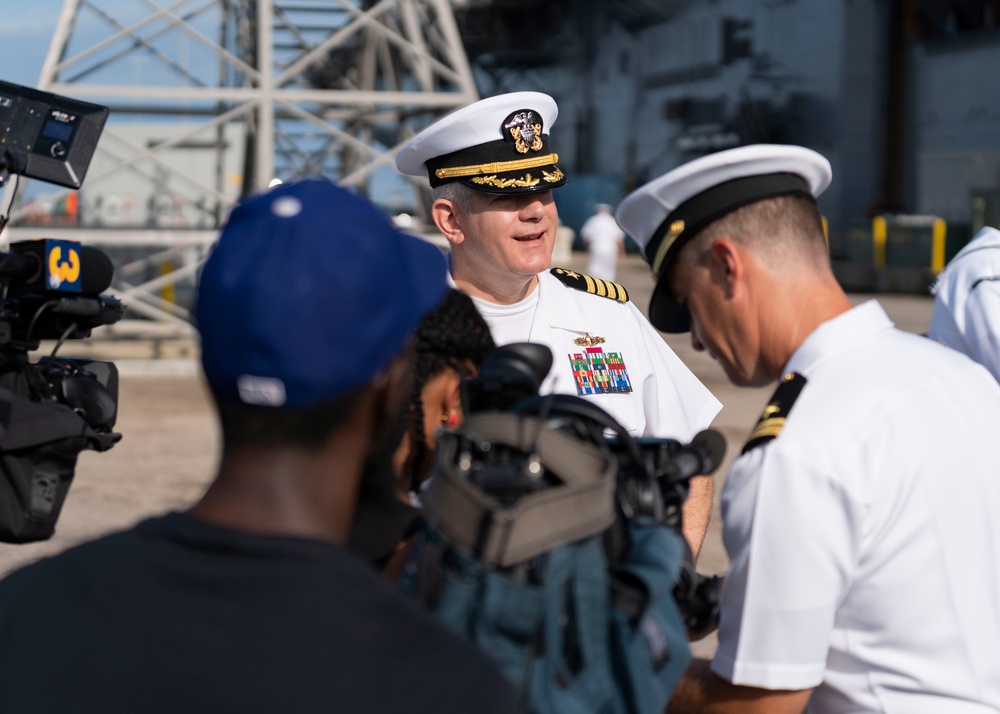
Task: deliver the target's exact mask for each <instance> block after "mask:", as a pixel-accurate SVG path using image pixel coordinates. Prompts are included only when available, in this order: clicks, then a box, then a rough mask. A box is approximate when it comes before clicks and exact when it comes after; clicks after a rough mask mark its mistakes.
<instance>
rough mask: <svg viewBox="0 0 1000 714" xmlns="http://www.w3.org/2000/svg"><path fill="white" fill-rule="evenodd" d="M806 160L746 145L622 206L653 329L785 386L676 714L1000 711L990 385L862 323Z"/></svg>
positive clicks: (799, 153)
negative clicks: (648, 290) (706, 656)
mask: <svg viewBox="0 0 1000 714" xmlns="http://www.w3.org/2000/svg"><path fill="white" fill-rule="evenodd" d="M830 180H831V171H830V165H829V163H828V162H827V161H826V159H824V158H823V157H822V156H820V155H819V154H817V153H815V152H813V151H810V150H808V149H804V148H801V147H795V146H767V145H758V146H746V147H741V148H738V149H732V150H729V151H724V152H721V153H718V154H713V155H709V156H706V157H703V158H701V159H697V160H695V161H693V162H691V163H689V164H685V165H683V166H681V167H679V168H677V169H675V170H673V171H671V172H670V173H668V174H666V175H664V176H661V177H660V178H658V179H655V180H653V181H652V182H650V183H649V184H647V185H646V186H643V187H642V188H640V189H638V190H637V191H636V192H634V193H633V194H631V195H629V196H627V197H626V198H625V199H624V200H623V201H622V203H621V204H620V205H619V207H618V211H617V217H618V221H619V223H621V224H622V227H624V228H625V230H626V231H627V232H628V233H629V234H630V235H632V236H633V237H634V238H635V239H636V240H637V242H638V243H639V245H641V246H643V248H644V253H645V256H646V258H647V259H648V260H649V262H650V264H651V265H652V267H653V271H654V274H656V275H657V276H658V281H657V286H656V289H655V291H654V293H653V298H652V301H651V304H650V319H651V320H652V322H653V324H654V325H656V326H657V327H659V328H660V329H663V330H665V331H667V332H686V331H688V330H690V332H691V339H692V343H693V345H694V346H695V348H696V349H702V350H707V351H708V352H710V353H711V354H712V355H713V356H714V357H715V358H716V359H717V360H718V361H719V363H720V364H721V366H722V367H723V369H724V370H725V371H726V373H727V375H728V376H729V378H730V379H731V381H733V382H734V383H736V384H741V385H747V386H762V385H764V384H767V383H768V382H773V381H778V382H779V386H778V388H777V390H776V391H775V393H774V396H773V397H772V399H771V402H770V403H769V404H768V405H767V407H766V408H765V409H764V413H763V414H762V415H761V418H760V421H759V422H758V423H757V426H756V428H755V429H754V431H753V432H752V433H751V436H750V438H749V439H748V441H747V443H746V445H745V447H744V448H743V452H742V455H741V456H739V457H738V458H737V459H736V461H735V462H734V463H733V466H732V469H731V470H730V473H729V476H728V477H727V479H726V485H725V488H724V490H723V494H722V516H723V538H724V542H725V545H726V550H727V552H728V554H729V558H730V563H731V565H730V569H729V573H728V575H727V577H726V579H725V582H724V585H723V587H722V593H721V611H720V614H719V631H718V632H719V646H718V650H717V653H716V655H715V658H714V659H713V660H712V661H711V663H709V662H706V661H704V660H702V661H698V660H696V661H695V662H694V663H693V664H692V666H691V667H690V668H689V669H688V672H687V674H685V677H684V678H683V679H682V680H681V684H680V685H679V686H678V688H677V690H676V691H675V693H674V697H673V699H672V700H671V703H670V706H668V712H701V711H712V712H741V713H742V714H746V713H747V712H750V713H753V712H768V713H769V714H784V713H787V712H796V713H797V712H802V711H803V710H804V709H805V708H808V711H809V712H811V713H813V714H816V713H823V714H829V713H833V712H838V713H839V712H843V713H845V714H846V713H847V712H851V713H852V714H857V713H859V712H907V714H915V713H916V714H920V713H927V714H930V713H931V712H949V714H954V713H959V714H962V713H971V712H977V713H979V712H981V713H983V714H985V713H986V712H996V711H998V710H1000V547H998V545H997V544H1000V520H998V519H997V517H996V514H997V513H1000V479H997V464H1000V440H998V439H997V438H996V426H997V424H1000V385H998V384H997V382H996V381H995V380H994V379H993V378H992V377H991V376H990V375H989V373H988V372H987V371H986V370H985V369H984V368H983V367H982V366H981V365H979V364H977V363H976V362H974V361H972V360H970V359H969V358H967V357H966V356H965V355H961V354H959V353H958V352H955V351H953V350H950V349H946V348H944V347H942V346H941V345H939V344H936V343H934V342H932V341H931V340H928V339H925V338H923V337H919V336H917V335H912V334H908V333H904V332H902V331H900V330H897V329H896V328H895V327H893V324H892V322H891V321H890V319H889V318H888V316H887V315H886V313H885V311H884V310H883V309H882V307H881V306H880V305H879V304H878V303H877V302H876V301H874V300H872V301H868V302H866V303H864V304H861V305H859V306H857V307H854V306H852V304H851V302H850V300H848V298H847V296H846V295H845V294H844V292H843V290H841V288H840V286H839V284H838V283H837V281H836V279H835V278H834V276H833V273H832V270H831V268H830V263H829V260H828V256H827V249H826V243H825V240H824V235H823V229H822V225H821V219H820V214H819V211H818V209H817V206H816V203H815V197H816V196H819V194H820V193H821V192H822V191H823V190H824V189H825V188H826V187H827V185H828V184H829V183H830Z"/></svg>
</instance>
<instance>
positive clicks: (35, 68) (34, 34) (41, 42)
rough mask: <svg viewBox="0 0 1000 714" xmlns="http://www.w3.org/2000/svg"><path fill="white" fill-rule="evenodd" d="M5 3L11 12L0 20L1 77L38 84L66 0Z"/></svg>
mask: <svg viewBox="0 0 1000 714" xmlns="http://www.w3.org/2000/svg"><path fill="white" fill-rule="evenodd" d="M4 4H5V5H7V7H6V8H5V9H6V10H7V12H5V13H4V19H3V21H2V22H0V46H3V48H4V53H3V54H4V61H3V63H2V64H0V79H3V80H4V81H7V82H13V83H14V84H24V85H27V86H29V87H34V86H35V85H36V84H37V83H38V75H39V74H40V73H41V71H42V63H43V62H45V53H46V52H48V49H49V43H50V42H51V41H52V33H53V32H55V29H56V23H57V22H58V21H59V13H60V12H62V5H63V4H62V0H32V2H9V0H8V2H7V3H4Z"/></svg>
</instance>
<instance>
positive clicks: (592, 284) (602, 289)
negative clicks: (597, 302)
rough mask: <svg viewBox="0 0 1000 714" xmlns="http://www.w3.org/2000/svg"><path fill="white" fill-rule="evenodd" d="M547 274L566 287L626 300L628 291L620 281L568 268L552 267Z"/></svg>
mask: <svg viewBox="0 0 1000 714" xmlns="http://www.w3.org/2000/svg"><path fill="white" fill-rule="evenodd" d="M549 274H550V275H552V276H553V277H554V278H555V279H556V280H558V281H559V282H560V283H562V284H563V285H565V286H566V287H568V288H573V289H574V290H579V291H581V292H585V293H589V294H591V295H597V296H599V297H602V298H607V299H609V300H615V301H617V302H620V303H626V302H628V291H627V290H626V289H625V287H624V286H623V285H621V284H620V283H615V282H612V281H610V280H603V279H602V278H595V277H593V276H590V275H586V274H584V273H578V272H576V271H575V270H570V269H569V268H552V269H551V270H550V271H549Z"/></svg>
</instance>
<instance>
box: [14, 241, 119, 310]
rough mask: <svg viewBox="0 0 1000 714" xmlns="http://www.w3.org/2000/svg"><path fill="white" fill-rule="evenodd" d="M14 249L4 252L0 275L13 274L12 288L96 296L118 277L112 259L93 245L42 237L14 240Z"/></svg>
mask: <svg viewBox="0 0 1000 714" xmlns="http://www.w3.org/2000/svg"><path fill="white" fill-rule="evenodd" d="M10 248H11V252H10V253H0V276H10V278H11V279H12V280H11V287H16V288H19V289H22V290H36V291H41V292H63V293H70V292H71V293H75V294H79V295H87V296H90V297H96V296H97V295H100V294H101V293H102V292H104V291H105V290H107V289H108V287H109V286H110V285H111V280H112V279H113V278H114V273H115V268H114V264H112V262H111V258H109V257H108V254H107V253H105V252H104V251H102V250H100V249H99V248H95V247H93V246H90V245H80V244H78V243H71V242H68V241H54V240H51V239H40V240H27V241H18V242H16V243H11V246H10ZM64 285H67V286H68V285H73V287H64ZM77 285H78V287H77Z"/></svg>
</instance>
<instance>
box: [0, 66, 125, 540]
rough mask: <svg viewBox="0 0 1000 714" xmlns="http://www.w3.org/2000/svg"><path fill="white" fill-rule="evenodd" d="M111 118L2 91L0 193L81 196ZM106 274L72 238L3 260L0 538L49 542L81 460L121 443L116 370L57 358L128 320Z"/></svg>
mask: <svg viewBox="0 0 1000 714" xmlns="http://www.w3.org/2000/svg"><path fill="white" fill-rule="evenodd" d="M108 111H109V110H108V108H107V107H102V106H99V105H96V104H89V103H86V102H80V101H77V100H74V99H70V98H68V97H62V96H59V95H56V94H51V93H49V92H42V91H39V90H36V89H32V88H29V87H21V86H19V85H15V84H10V83H8V82H0V137H2V138H0V185H3V184H4V183H5V182H6V179H7V175H8V174H16V175H17V176H25V177H28V178H37V179H40V180H43V181H47V182H50V183H55V184H58V185H61V186H65V187H68V188H79V187H80V185H81V184H82V183H83V179H84V176H85V175H86V171H87V167H88V166H89V164H90V160H91V157H92V156H93V153H94V150H95V149H96V147H97V141H98V138H99V137H100V134H101V132H102V131H103V128H104V123H105V120H106V119H107V116H108ZM15 191H16V184H15ZM11 205H13V199H12V200H11ZM6 220H7V219H6V217H5V216H4V217H0V230H2V228H3V225H4V224H5V223H6ZM113 273H114V268H113V265H112V263H111V259H110V258H109V257H108V256H107V255H106V254H104V253H103V252H101V251H100V250H98V249H97V248H93V247H91V246H85V245H81V244H79V243H77V242H75V241H70V240H53V239H39V240H32V241H20V242H17V243H14V244H12V245H11V246H10V252H8V253H0V541H3V542H7V543H27V542H32V541H38V540H45V539H47V538H49V537H51V536H52V534H53V532H54V530H55V523H56V520H57V519H58V517H59V514H60V511H61V509H62V504H63V502H64V500H65V498H66V494H67V492H68V490H69V487H70V484H71V482H72V479H73V474H74V469H75V467H76V459H77V455H78V454H79V452H80V451H82V450H84V449H94V450H96V451H106V450H108V449H110V448H111V447H112V446H114V445H115V444H116V443H117V442H118V441H119V440H120V439H121V435H120V434H117V433H115V432H114V431H113V427H114V425H115V419H116V416H117V410H118V370H117V368H116V367H115V365H114V364H113V363H111V362H105V361H98V360H87V359H72V358H61V357H56V352H57V351H58V350H59V348H60V347H61V346H62V343H63V342H64V341H65V340H67V339H83V338H86V337H89V336H90V334H91V330H92V329H93V328H95V327H98V326H101V325H111V324H114V323H115V322H118V321H119V320H120V319H121V318H122V317H123V316H124V313H125V307H124V305H122V303H121V302H120V301H119V300H117V299H116V298H114V297H111V296H109V295H103V294H102V293H103V292H104V291H105V290H106V289H107V288H108V287H109V286H110V284H111V280H112V277H113ZM42 340H57V343H56V346H55V349H53V351H52V353H51V354H50V355H48V356H45V357H42V358H41V359H40V360H39V361H38V362H37V363H31V362H30V361H29V358H28V352H30V351H32V350H35V349H38V347H39V346H40V344H41V341H42Z"/></svg>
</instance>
